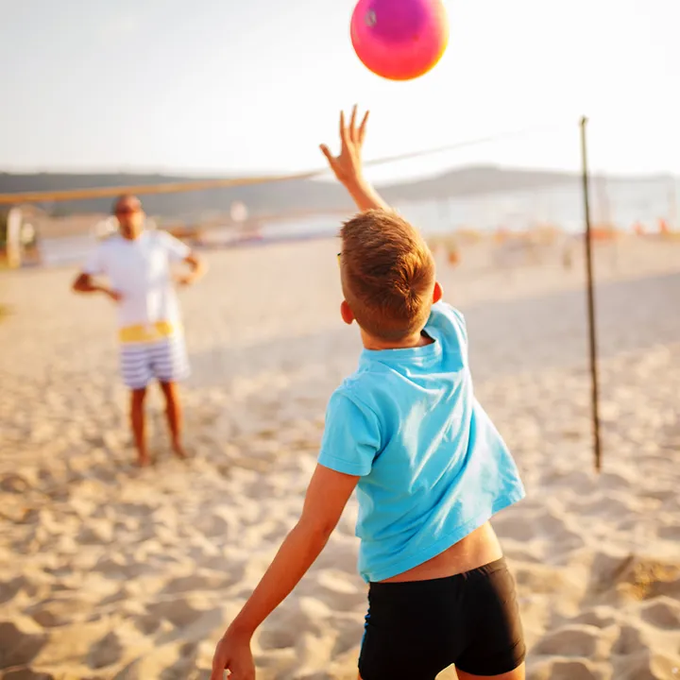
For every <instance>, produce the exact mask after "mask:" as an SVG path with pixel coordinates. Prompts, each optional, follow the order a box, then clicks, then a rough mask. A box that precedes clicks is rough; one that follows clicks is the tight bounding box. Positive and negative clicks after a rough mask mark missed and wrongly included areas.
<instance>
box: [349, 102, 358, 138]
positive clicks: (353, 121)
mask: <svg viewBox="0 0 680 680" xmlns="http://www.w3.org/2000/svg"><path fill="white" fill-rule="evenodd" d="M356 134H357V105H356V104H355V105H354V106H353V107H352V117H351V118H350V120H349V138H350V139H351V140H352V141H353V142H354V141H356Z"/></svg>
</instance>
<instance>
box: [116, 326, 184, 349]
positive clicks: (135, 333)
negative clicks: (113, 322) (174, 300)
mask: <svg viewBox="0 0 680 680" xmlns="http://www.w3.org/2000/svg"><path fill="white" fill-rule="evenodd" d="M181 331H182V328H181V326H179V325H178V324H175V323H170V322H169V321H156V322H154V323H150V324H147V325H145V324H137V325H135V326H125V327H123V328H120V329H119V331H118V339H119V341H120V342H121V343H123V344H127V343H144V342H157V341H158V340H163V339H165V338H169V337H172V336H173V335H178V334H180V333H181Z"/></svg>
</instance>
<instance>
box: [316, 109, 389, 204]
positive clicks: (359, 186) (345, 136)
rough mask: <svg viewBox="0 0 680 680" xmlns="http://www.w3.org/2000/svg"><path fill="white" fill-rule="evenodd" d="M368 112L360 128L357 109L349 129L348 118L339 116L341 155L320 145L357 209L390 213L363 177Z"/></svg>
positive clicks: (354, 111)
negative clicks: (363, 153)
mask: <svg viewBox="0 0 680 680" xmlns="http://www.w3.org/2000/svg"><path fill="white" fill-rule="evenodd" d="M367 123H368V111H367V112H366V114H365V115H364V117H363V120H362V121H361V124H360V125H359V127H358V128H357V107H356V106H355V107H354V108H353V109H352V116H351V118H350V122H349V125H346V124H345V114H344V112H343V111H341V112H340V155H339V156H333V154H332V153H331V152H330V150H329V148H328V147H327V146H326V145H325V144H322V145H321V151H322V153H323V155H324V156H326V160H327V161H328V164H329V165H330V167H331V170H332V171H333V173H334V174H335V176H336V177H337V179H338V181H339V182H340V183H341V184H342V185H343V186H344V187H345V189H347V191H348V192H349V195H350V196H351V197H352V199H353V200H354V202H355V203H356V205H357V207H358V208H359V210H361V211H365V210H391V208H390V206H389V205H388V204H387V203H386V202H385V201H384V200H383V199H382V197H381V196H380V194H378V192H377V191H376V190H375V189H374V188H373V187H372V186H371V184H370V182H368V180H366V178H365V177H364V174H363V167H362V159H361V149H362V147H363V144H364V138H365V136H366V125H367Z"/></svg>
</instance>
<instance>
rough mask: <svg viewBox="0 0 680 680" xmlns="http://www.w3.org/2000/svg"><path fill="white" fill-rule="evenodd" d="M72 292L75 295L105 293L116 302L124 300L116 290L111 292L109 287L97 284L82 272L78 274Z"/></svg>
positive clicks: (89, 275)
mask: <svg viewBox="0 0 680 680" xmlns="http://www.w3.org/2000/svg"><path fill="white" fill-rule="evenodd" d="M71 290H73V291H74V292H75V293H104V295H107V296H108V297H110V298H111V299H112V300H114V301H115V302H119V301H120V300H121V299H122V296H121V294H120V293H118V292H117V291H115V290H111V289H110V288H109V287H108V286H103V285H101V284H99V283H96V282H95V281H94V279H93V277H92V275H91V274H88V273H86V272H81V273H80V274H78V276H77V277H76V279H75V281H74V282H73V285H72V286H71Z"/></svg>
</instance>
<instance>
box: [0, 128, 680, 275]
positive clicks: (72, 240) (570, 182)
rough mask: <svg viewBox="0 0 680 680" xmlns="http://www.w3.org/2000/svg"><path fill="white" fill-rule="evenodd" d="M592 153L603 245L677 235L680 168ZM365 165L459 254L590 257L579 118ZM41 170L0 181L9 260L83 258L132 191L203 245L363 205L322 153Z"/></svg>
mask: <svg viewBox="0 0 680 680" xmlns="http://www.w3.org/2000/svg"><path fill="white" fill-rule="evenodd" d="M592 146H593V148H594V149H597V145H596V144H593V145H592ZM591 157H592V174H591V178H590V187H591V195H590V205H591V220H592V225H591V226H592V236H593V241H594V242H597V244H598V245H597V248H598V251H604V250H608V251H611V252H612V253H614V254H613V255H612V256H611V258H610V259H611V261H612V262H615V261H618V260H617V257H618V255H617V251H616V248H614V247H611V244H614V243H616V242H617V241H618V240H619V239H621V238H628V237H631V236H638V237H649V236H654V235H657V236H659V237H661V238H668V239H669V240H672V239H673V238H674V235H675V234H676V233H677V232H678V230H680V226H679V225H678V207H677V206H678V202H679V201H678V197H679V196H680V183H679V181H678V178H676V177H675V178H674V177H673V176H671V175H670V174H669V175H667V176H662V175H657V176H649V175H648V174H644V173H639V174H638V175H636V174H635V173H634V172H632V173H630V174H629V176H626V177H613V176H610V175H608V174H606V172H605V171H606V167H605V163H603V162H602V161H604V159H600V158H598V157H597V154H592V153H591ZM366 172H367V175H368V177H369V179H371V180H372V181H373V182H374V183H375V184H376V185H377V186H378V188H379V189H380V191H381V192H382V193H383V195H384V196H385V198H386V199H387V200H388V201H389V202H390V203H391V204H392V205H394V207H395V208H396V209H397V210H399V211H400V212H401V213H402V214H404V216H405V217H407V218H409V219H411V220H412V221H413V222H414V224H416V225H417V226H419V227H420V228H421V229H422V230H423V232H424V233H425V234H426V235H427V238H428V240H429V241H430V243H431V245H432V247H433V249H435V250H436V251H438V252H439V253H440V254H441V256H442V258H443V259H444V260H445V261H447V262H448V263H449V264H451V265H456V266H467V267H472V266H477V267H483V266H484V264H485V263H484V262H482V259H483V258H482V259H480V257H479V252H481V249H480V247H479V246H480V245H481V244H486V251H487V257H486V259H487V260H488V262H486V264H487V265H494V266H505V267H511V268H512V267H520V266H526V265H530V264H532V263H533V264H545V263H546V262H548V261H555V262H557V261H559V262H561V263H562V265H563V266H571V264H572V263H573V262H574V260H575V259H576V258H578V256H579V252H580V250H579V248H578V247H577V246H576V245H574V244H575V239H576V238H577V237H578V235H579V234H582V233H583V230H584V225H585V220H584V200H583V185H582V180H581V176H580V172H581V156H580V150H579V137H578V125H577V121H568V122H564V121H562V122H559V123H554V124H547V125H540V126H532V127H528V128H525V129H521V130H511V131H507V132H503V133H500V134H493V135H488V136H486V137H482V138H477V139H471V140H452V141H451V142H450V143H448V144H444V145H442V146H440V147H437V148H428V149H419V150H404V151H400V152H399V153H396V154H395V155H392V156H389V157H382V158H377V159H368V161H367V163H366ZM31 181H32V186H30V187H28V188H27V186H26V184H27V182H28V180H27V179H26V180H25V181H24V182H23V183H22V187H21V188H22V191H10V190H7V191H6V190H5V189H8V188H11V187H7V186H2V185H0V214H2V217H1V218H0V225H1V226H4V229H2V233H1V234H0V239H2V243H1V247H3V250H4V253H5V258H6V259H7V261H8V263H9V264H10V266H19V265H20V264H22V263H23V264H36V263H39V264H43V265H51V264H68V263H74V262H77V261H79V260H80V259H82V257H83V254H84V252H85V251H86V250H87V249H88V248H90V247H91V245H92V239H96V238H101V237H104V236H106V235H107V234H110V233H111V232H112V231H115V229H116V223H115V221H114V220H113V219H112V218H111V216H110V206H111V203H112V201H113V200H114V198H115V197H116V196H118V195H120V194H123V193H133V194H136V195H138V196H140V198H141V199H142V201H143V204H144V208H145V211H146V213H147V215H148V216H149V226H151V227H156V228H162V229H168V230H170V231H171V232H172V233H174V234H175V235H177V236H178V237H180V238H182V239H184V240H187V241H189V242H191V243H192V245H194V246H195V247H197V248H226V247H234V246H243V245H252V244H263V243H271V242H274V241H280V240H291V239H303V238H315V237H327V236H332V235H334V234H335V233H337V229H338V225H339V223H340V221H341V220H342V219H343V217H346V216H347V215H348V214H351V212H352V211H353V206H352V205H351V203H350V201H349V199H348V198H347V196H346V195H345V194H344V193H343V190H342V188H341V187H339V186H338V185H337V183H336V182H334V181H332V178H331V177H330V174H329V172H328V171H327V169H326V168H325V167H323V165H320V166H319V167H318V168H313V169H310V170H309V171H307V172H300V173H295V174H278V175H269V176H253V177H233V178H226V179H215V178H211V179H202V180H201V179H187V178H179V179H177V178H162V177H159V176H142V175H137V176H123V175H118V176H116V175H108V176H96V175H91V176H87V175H84V176H68V175H64V176H56V175H54V176H50V175H42V176H34V177H33V178H31ZM41 181H42V182H44V184H43V185H41V184H40V182H41ZM5 184H6V182H5ZM45 184H49V186H45ZM10 209H11V210H10ZM489 244H492V245H489Z"/></svg>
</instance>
